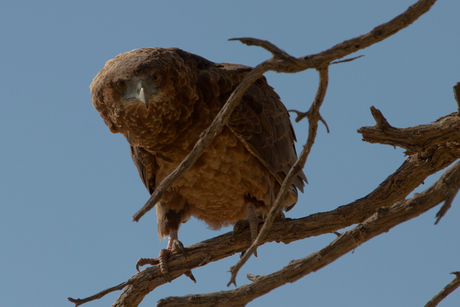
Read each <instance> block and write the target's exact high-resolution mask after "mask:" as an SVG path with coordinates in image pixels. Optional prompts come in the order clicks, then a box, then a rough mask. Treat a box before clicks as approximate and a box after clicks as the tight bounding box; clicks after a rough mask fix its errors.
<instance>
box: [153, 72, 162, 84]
mask: <svg viewBox="0 0 460 307" xmlns="http://www.w3.org/2000/svg"><path fill="white" fill-rule="evenodd" d="M160 80H161V76H160V74H154V75H153V76H152V81H153V83H158V82H160Z"/></svg>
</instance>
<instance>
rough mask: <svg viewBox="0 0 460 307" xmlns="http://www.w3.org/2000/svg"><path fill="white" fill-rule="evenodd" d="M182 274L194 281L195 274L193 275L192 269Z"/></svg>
mask: <svg viewBox="0 0 460 307" xmlns="http://www.w3.org/2000/svg"><path fill="white" fill-rule="evenodd" d="M184 275H185V276H187V277H188V278H190V279H191V280H192V281H193V282H194V283H196V279H195V276H193V274H192V271H187V272H185V273H184Z"/></svg>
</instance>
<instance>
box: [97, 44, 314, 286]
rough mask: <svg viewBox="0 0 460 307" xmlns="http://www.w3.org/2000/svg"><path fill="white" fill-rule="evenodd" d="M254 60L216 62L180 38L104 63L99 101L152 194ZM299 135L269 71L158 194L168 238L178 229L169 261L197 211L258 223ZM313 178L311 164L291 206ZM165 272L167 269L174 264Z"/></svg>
mask: <svg viewBox="0 0 460 307" xmlns="http://www.w3.org/2000/svg"><path fill="white" fill-rule="evenodd" d="M251 69H252V68H251V67H247V66H243V65H237V64H230V63H221V64H217V63H213V62H211V61H208V60H206V59H204V58H202V57H200V56H198V55H195V54H192V53H188V52H185V51H183V50H181V49H177V48H169V49H163V48H142V49H136V50H133V51H130V52H126V53H123V54H120V55H118V56H116V57H115V58H114V59H112V60H109V61H108V62H107V63H106V64H105V66H104V68H102V69H101V71H100V72H99V73H98V74H97V76H96V77H95V78H94V80H93V83H92V84H91V86H90V88H91V95H92V103H93V106H94V108H95V109H96V110H97V111H98V112H99V114H100V115H101V117H102V119H103V120H104V122H105V124H106V125H107V126H108V127H109V129H110V131H111V132H112V133H121V134H123V135H124V136H125V137H126V139H127V140H128V143H129V146H130V150H131V157H132V159H133V161H134V164H135V165H136V167H137V169H138V171H139V175H140V177H141V179H142V181H143V183H144V185H145V187H146V188H147V190H148V191H149V193H150V194H151V193H153V191H154V190H155V187H156V186H157V185H158V184H159V183H160V182H161V181H162V180H163V179H164V178H165V177H166V176H168V175H169V174H170V173H171V172H172V171H173V170H174V169H175V168H176V167H177V166H178V165H179V164H180V163H181V162H182V160H183V159H184V158H185V157H186V156H187V154H188V153H189V152H190V151H191V149H192V148H193V146H194V145H195V143H196V142H197V140H198V139H199V137H200V134H201V133H202V132H203V130H204V129H206V128H208V127H209V125H210V124H211V122H212V121H213V119H214V118H215V116H216V115H217V113H218V112H219V110H220V109H221V108H222V106H223V105H224V103H225V102H226V101H227V99H228V97H229V96H230V94H231V93H232V91H233V90H234V89H235V88H236V86H237V85H238V84H239V83H240V82H241V81H242V80H243V78H244V77H245V76H246V75H247V74H248V73H249V72H250V71H251ZM294 142H295V134H294V130H293V127H292V124H291V122H290V120H289V115H288V113H287V110H286V108H285V106H284V105H283V103H282V102H281V101H280V98H279V96H278V95H277V94H276V93H275V91H274V90H273V88H272V87H270V86H269V85H268V83H267V81H266V79H265V77H262V78H260V79H258V80H257V81H256V82H255V83H254V84H253V85H252V86H251V87H250V88H249V89H248V90H247V91H246V93H245V94H244V96H243V98H242V99H241V101H240V103H239V105H238V106H237V107H236V108H235V109H234V111H233V113H232V114H231V117H230V119H229V121H228V123H227V125H226V126H225V127H224V129H223V130H222V132H221V133H220V134H218V135H217V136H216V137H215V139H214V141H213V142H212V144H211V146H209V148H208V149H206V150H205V151H204V153H203V154H202V156H201V157H200V158H199V159H198V161H197V162H196V163H195V164H194V165H193V167H192V168H191V169H190V170H189V171H188V172H187V173H185V174H184V175H183V176H182V177H181V178H180V179H179V180H177V181H176V182H175V183H173V184H172V186H171V187H170V188H169V189H168V190H167V191H166V192H165V193H164V195H163V197H162V199H161V200H160V201H159V202H158V203H156V205H155V207H156V213H157V222H158V234H159V236H160V239H161V238H164V237H165V236H169V240H168V246H167V249H165V250H162V252H160V258H161V260H162V261H163V263H164V262H165V259H166V257H167V255H168V254H169V253H170V252H171V251H172V250H173V249H174V250H175V249H176V248H177V247H180V246H181V244H180V242H179V241H178V235H177V232H178V230H179V227H180V225H181V223H185V222H186V221H187V220H188V219H189V218H190V217H191V216H194V217H196V218H198V219H200V220H202V221H204V222H206V224H208V225H209V226H210V227H211V228H212V229H219V228H220V227H222V226H228V225H234V224H235V223H236V222H237V221H238V220H247V221H248V220H249V221H250V223H249V224H250V225H254V223H253V222H254V220H257V219H259V218H260V217H263V216H264V215H266V214H267V213H268V212H269V210H270V207H271V206H272V205H273V203H274V199H275V197H276V195H277V193H278V191H279V189H280V185H281V183H282V181H283V180H284V178H285V177H286V175H287V173H288V172H289V169H290V168H291V166H292V165H293V164H294V163H295V161H296V159H297V155H296V151H295V148H294ZM304 181H306V178H305V174H304V173H301V174H300V175H299V176H298V177H297V178H296V179H295V180H294V182H293V185H292V186H291V188H290V190H289V193H288V196H287V197H286V199H285V200H284V202H283V208H284V209H285V210H289V209H290V208H292V207H293V206H294V205H295V203H296V201H297V189H300V190H301V191H303V187H304ZM257 224H258V222H257V223H255V228H256V230H255V234H257ZM251 227H252V228H254V226H251ZM251 232H252V233H254V231H253V230H252V229H251ZM253 239H254V235H253ZM149 260H152V259H140V260H139V262H138V265H144V264H147V263H157V262H155V261H154V260H152V262H149ZM163 272H164V273H165V277H166V278H168V276H167V269H164V270H163Z"/></svg>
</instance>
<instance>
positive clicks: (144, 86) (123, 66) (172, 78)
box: [90, 48, 198, 145]
mask: <svg viewBox="0 0 460 307" xmlns="http://www.w3.org/2000/svg"><path fill="white" fill-rule="evenodd" d="M177 50H179V49H173V48H171V49H163V48H142V49H136V50H133V51H130V52H126V53H123V54H120V55H118V56H117V57H115V58H114V59H112V60H110V61H108V62H107V63H106V64H105V66H104V68H103V69H101V71H100V72H99V73H98V74H97V76H96V77H95V78H94V80H93V83H92V84H91V86H90V89H91V94H92V103H93V106H94V107H95V108H96V110H97V111H99V113H100V115H101V117H102V118H103V119H104V122H105V123H106V125H107V126H108V127H109V128H110V131H112V132H113V133H122V134H123V135H125V136H126V138H127V139H128V141H129V142H130V143H131V144H132V145H139V144H140V143H142V142H143V140H146V139H147V137H146V136H147V135H148V140H149V142H155V135H157V136H158V138H162V137H163V138H164V137H166V135H164V134H165V132H167V131H168V129H169V130H170V131H172V130H174V131H176V130H177V127H175V126H176V124H177V123H178V122H183V121H184V117H188V116H190V114H191V112H192V110H193V104H194V103H195V101H196V100H198V95H197V94H196V89H195V86H194V84H195V82H193V80H194V79H196V74H194V73H193V71H192V69H191V68H190V67H189V66H188V65H187V63H185V61H184V59H183V58H181V57H180V56H179V55H178V53H177ZM144 145H146V144H144Z"/></svg>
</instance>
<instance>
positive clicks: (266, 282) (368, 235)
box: [158, 162, 460, 307]
mask: <svg viewBox="0 0 460 307" xmlns="http://www.w3.org/2000/svg"><path fill="white" fill-rule="evenodd" d="M459 187H460V162H457V163H456V164H455V165H454V166H452V167H451V168H450V169H448V170H447V171H446V172H445V173H444V174H443V175H442V176H441V177H440V178H439V179H438V180H437V181H436V182H435V183H434V184H433V185H432V186H431V187H429V188H428V189H426V190H425V191H424V192H422V193H420V194H417V195H415V196H413V197H412V198H411V199H409V200H406V201H402V202H398V203H396V204H395V205H394V206H392V207H390V208H388V207H381V208H379V209H378V210H377V211H376V212H375V213H374V214H373V215H372V216H371V217H369V218H368V219H367V220H366V221H364V222H363V223H362V224H359V225H357V226H356V227H354V228H353V229H351V230H348V231H345V232H344V233H343V234H342V235H341V236H340V237H338V238H337V239H335V240H334V241H333V242H332V243H331V244H329V245H328V246H326V247H325V248H323V249H321V250H319V251H317V252H315V253H313V254H311V255H309V256H307V257H305V258H302V259H299V260H294V261H291V262H290V263H289V264H288V265H287V266H285V267H284V268H282V269H281V270H279V271H276V272H274V273H272V274H269V275H266V276H258V277H252V276H251V280H252V281H253V283H251V284H248V285H244V286H241V287H239V288H237V289H235V290H230V291H221V292H214V293H207V294H197V295H186V296H183V297H168V298H166V299H163V300H160V301H159V303H158V306H161V307H183V306H222V307H227V306H228V307H230V306H245V305H246V304H247V303H249V302H251V301H252V300H254V299H255V298H257V297H260V296H262V295H264V294H266V293H268V292H270V291H272V290H273V289H276V288H278V287H280V286H282V285H284V284H286V283H292V282H295V281H297V280H298V279H300V278H302V277H304V276H306V275H308V274H310V273H312V272H315V271H318V270H319V269H321V268H323V267H325V266H327V265H329V264H331V263H332V262H334V261H335V260H337V259H338V258H340V257H341V256H343V255H345V254H347V253H348V252H350V251H352V250H353V249H355V248H357V247H358V246H360V245H361V244H363V243H364V242H367V241H369V240H370V239H372V238H374V237H375V236H378V235H380V234H382V233H384V232H388V231H389V230H390V229H391V228H393V227H395V226H396V225H399V224H401V223H404V222H406V221H408V220H410V219H412V218H415V217H417V216H419V215H420V214H422V213H424V212H426V211H428V210H429V209H431V208H433V207H434V206H436V205H438V204H440V203H441V202H442V201H445V200H446V199H447V198H449V197H450V195H449V193H450V192H451V191H455V193H454V194H456V193H457V191H458V189H459ZM459 276H460V275H458V276H457V278H456V279H455V280H454V282H452V283H451V284H453V285H451V284H449V285H448V287H449V289H448V290H446V291H445V292H446V295H447V294H449V293H450V292H452V291H453V290H455V288H456V287H458V286H459V285H460V281H459V280H458V279H459V278H458V277H459ZM446 288H447V287H446ZM448 291H450V292H448ZM443 294H444V293H443ZM427 306H428V305H427ZM430 306H431V305H430ZM432 306H436V305H432Z"/></svg>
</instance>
